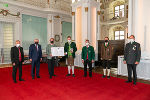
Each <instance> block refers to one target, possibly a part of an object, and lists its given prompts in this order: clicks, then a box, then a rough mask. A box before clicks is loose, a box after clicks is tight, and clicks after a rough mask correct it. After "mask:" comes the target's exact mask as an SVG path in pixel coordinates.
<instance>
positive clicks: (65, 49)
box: [64, 42, 77, 58]
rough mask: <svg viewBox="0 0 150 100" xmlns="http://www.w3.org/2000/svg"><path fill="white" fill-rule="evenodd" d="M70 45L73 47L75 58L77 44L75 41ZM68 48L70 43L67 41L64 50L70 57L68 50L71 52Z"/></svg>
mask: <svg viewBox="0 0 150 100" xmlns="http://www.w3.org/2000/svg"><path fill="white" fill-rule="evenodd" d="M70 46H71V48H73V53H72V57H73V58H75V52H76V51H77V47H76V44H75V43H74V42H71V44H70ZM68 50H69V43H68V42H66V43H65V46H64V52H65V53H66V52H67V55H66V58H68V52H69V51H68Z"/></svg>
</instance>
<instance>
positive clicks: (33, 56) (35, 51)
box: [29, 39, 42, 79]
mask: <svg viewBox="0 0 150 100" xmlns="http://www.w3.org/2000/svg"><path fill="white" fill-rule="evenodd" d="M38 43H39V40H38V39H35V40H34V44H31V45H30V47H29V59H30V61H31V65H32V70H31V75H32V79H35V66H36V77H37V78H40V75H39V70H40V60H42V49H41V45H39V44H38Z"/></svg>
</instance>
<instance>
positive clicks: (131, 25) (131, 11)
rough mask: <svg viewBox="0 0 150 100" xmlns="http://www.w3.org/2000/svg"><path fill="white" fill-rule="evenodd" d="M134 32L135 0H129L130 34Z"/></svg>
mask: <svg viewBox="0 0 150 100" xmlns="http://www.w3.org/2000/svg"><path fill="white" fill-rule="evenodd" d="M131 34H133V0H129V5H128V36H130V35H131Z"/></svg>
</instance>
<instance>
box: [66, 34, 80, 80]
mask: <svg viewBox="0 0 150 100" xmlns="http://www.w3.org/2000/svg"><path fill="white" fill-rule="evenodd" d="M67 40H68V42H66V43H65V46H64V52H65V55H66V59H67V63H68V74H67V76H70V75H71V74H70V70H71V68H72V76H73V77H75V74H74V58H75V52H76V51H77V47H76V44H75V42H72V40H71V36H68V37H67Z"/></svg>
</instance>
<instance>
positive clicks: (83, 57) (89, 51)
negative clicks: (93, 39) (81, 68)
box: [82, 46, 95, 61]
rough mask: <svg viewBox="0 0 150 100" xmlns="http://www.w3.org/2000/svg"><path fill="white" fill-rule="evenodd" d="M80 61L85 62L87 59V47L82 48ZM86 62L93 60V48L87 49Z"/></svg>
mask: <svg viewBox="0 0 150 100" xmlns="http://www.w3.org/2000/svg"><path fill="white" fill-rule="evenodd" d="M82 59H83V60H84V61H85V60H86V59H87V47H86V46H84V47H83V48H82ZM88 60H89V61H92V60H95V51H94V47H93V46H89V47H88Z"/></svg>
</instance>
